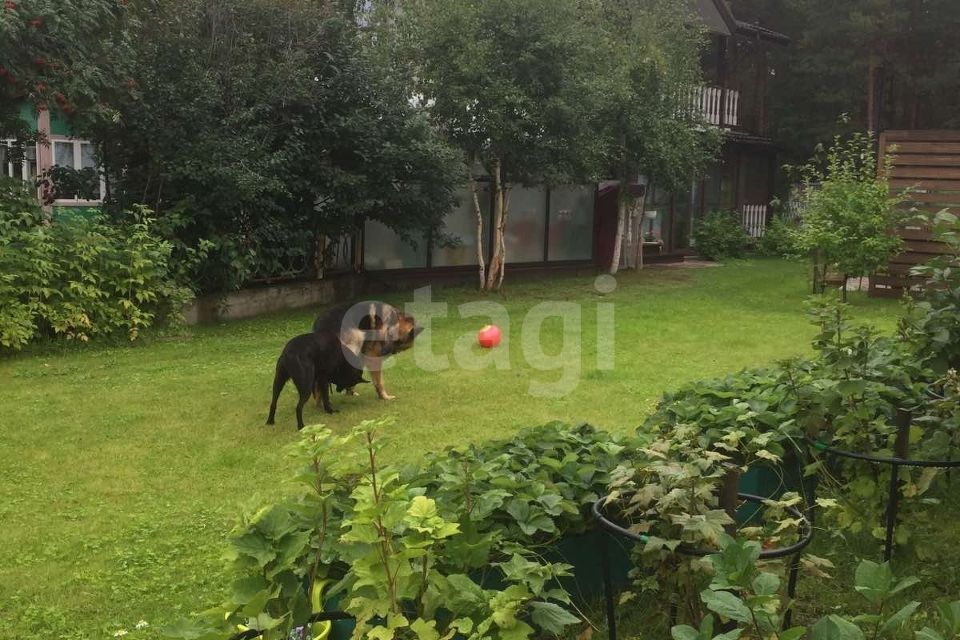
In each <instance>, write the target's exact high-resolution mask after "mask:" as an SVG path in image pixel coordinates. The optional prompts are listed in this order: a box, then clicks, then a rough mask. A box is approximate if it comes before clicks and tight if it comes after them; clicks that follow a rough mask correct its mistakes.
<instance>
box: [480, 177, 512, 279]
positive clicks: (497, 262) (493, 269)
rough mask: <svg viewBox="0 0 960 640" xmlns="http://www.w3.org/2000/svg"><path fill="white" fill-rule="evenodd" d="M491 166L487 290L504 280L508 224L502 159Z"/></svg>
mask: <svg viewBox="0 0 960 640" xmlns="http://www.w3.org/2000/svg"><path fill="white" fill-rule="evenodd" d="M491 168H492V170H493V171H492V173H493V254H492V255H491V256H490V268H489V269H488V270H487V282H486V286H485V287H484V288H485V289H486V290H487V291H492V290H494V289H497V288H499V287H500V284H501V283H502V282H503V265H504V259H505V254H506V245H505V243H504V238H503V236H504V231H505V229H506V226H507V198H506V191H505V189H504V186H503V174H502V168H501V165H500V161H499V160H494V161H493V163H492V167H491Z"/></svg>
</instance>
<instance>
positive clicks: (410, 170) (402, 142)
mask: <svg viewBox="0 0 960 640" xmlns="http://www.w3.org/2000/svg"><path fill="white" fill-rule="evenodd" d="M144 22H145V24H147V23H149V27H148V28H145V29H144V30H143V31H142V32H140V34H139V38H138V47H137V57H136V61H135V65H136V69H135V74H134V80H135V82H136V91H135V93H134V96H133V97H132V99H129V100H127V101H125V102H123V103H121V104H119V105H118V110H119V118H118V119H117V121H116V122H112V123H108V125H107V126H104V127H101V128H100V129H98V130H96V131H94V134H95V137H96V138H97V139H98V140H100V141H102V143H103V146H104V150H105V153H104V159H105V161H106V164H107V166H108V169H109V170H110V173H111V174H112V176H113V180H112V185H111V201H112V203H113V205H114V206H116V207H118V208H124V207H128V206H129V205H130V204H132V203H144V204H147V205H149V206H150V207H152V208H154V209H155V210H156V211H157V212H158V216H159V217H160V219H161V220H162V221H166V222H167V223H168V225H167V226H168V227H170V228H171V229H172V230H173V233H174V235H175V237H176V239H177V240H178V241H179V242H180V243H181V245H183V246H185V247H192V246H197V245H199V244H200V243H210V244H212V248H211V254H210V258H209V259H208V260H206V261H205V262H204V263H203V264H202V265H201V271H200V272H199V273H197V274H195V275H196V278H197V279H198V282H199V284H200V286H201V287H202V288H203V289H204V290H208V291H210V290H214V291H215V290H222V289H224V288H230V287H234V286H238V285H240V284H242V283H244V282H245V281H248V280H249V279H250V278H251V277H253V276H255V275H260V276H271V275H274V274H278V273H280V272H282V271H284V270H286V269H289V266H290V265H302V264H303V263H305V262H306V263H309V262H310V260H311V258H314V257H316V256H317V252H319V251H322V248H323V245H322V238H323V237H331V236H338V235H339V234H342V233H348V232H351V231H356V230H359V229H360V228H362V226H363V224H364V222H365V221H366V220H371V219H373V220H379V221H381V222H383V223H384V224H385V225H387V226H389V227H390V228H392V229H394V230H395V231H397V232H398V233H399V234H400V235H401V236H403V237H407V238H411V239H413V238H420V239H422V238H423V236H424V233H426V232H427V231H428V230H430V229H433V228H435V227H437V226H438V225H439V224H440V222H441V221H442V219H443V217H444V216H445V215H446V214H447V213H448V212H449V211H450V210H451V209H452V207H453V204H454V197H453V192H454V189H455V188H456V187H457V186H458V184H461V183H462V179H461V176H460V169H461V166H460V163H459V154H458V153H457V152H456V150H454V149H453V148H452V147H449V146H447V145H446V144H445V143H444V142H443V141H442V139H441V137H440V136H439V135H438V134H437V133H436V132H434V131H433V130H432V129H431V127H430V126H429V123H428V121H427V119H426V117H425V115H424V114H423V113H422V111H421V110H420V109H418V108H416V107H414V106H413V105H411V104H410V101H409V93H408V92H407V86H406V84H405V83H403V82H400V81H397V80H396V79H395V76H394V74H393V73H392V69H391V68H390V67H389V66H388V65H387V64H386V63H385V62H384V61H382V60H379V59H376V58H374V57H372V56H371V55H370V54H369V52H368V50H367V49H366V48H365V47H364V46H363V39H362V38H361V36H360V34H359V26H358V24H357V21H356V19H355V15H354V14H353V11H352V8H351V7H350V3H347V2H339V1H337V0H325V1H322V2H316V1H314V0H284V1H282V2H281V1H278V0H182V1H181V2H178V3H176V4H173V3H162V4H159V5H158V6H156V7H155V8H154V9H152V10H151V14H150V15H149V20H147V19H145V20H144Z"/></svg>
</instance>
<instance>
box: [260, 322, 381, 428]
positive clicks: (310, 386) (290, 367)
mask: <svg viewBox="0 0 960 640" xmlns="http://www.w3.org/2000/svg"><path fill="white" fill-rule="evenodd" d="M290 379H292V380H293V383H294V384H295V385H296V386H297V391H298V392H299V393H300V399H299V401H298V402H297V429H298V430H299V429H303V405H305V404H306V403H307V400H309V399H310V396H311V394H314V393H317V394H318V395H319V396H320V399H321V400H322V402H323V409H324V411H326V412H327V413H333V412H334V410H333V406H331V404H330V385H331V384H333V385H335V386H336V387H337V390H341V389H349V388H351V387H353V385H355V384H357V383H359V382H365V380H363V371H362V370H358V369H357V368H355V367H354V366H352V365H351V363H350V362H348V361H347V359H346V358H345V357H344V351H343V348H342V347H341V344H340V339H339V338H338V337H337V335H336V334H335V333H332V332H328V331H318V332H314V333H305V334H303V335H299V336H297V337H296V338H293V339H292V340H290V341H289V342H288V343H287V344H286V346H284V347H283V352H281V354H280V357H279V358H278V359H277V371H276V374H275V375H274V378H273V399H272V400H271V402H270V415H269V416H267V424H274V417H275V415H276V412H277V399H278V398H279V397H280V392H281V391H283V387H284V385H286V384H287V380H290Z"/></svg>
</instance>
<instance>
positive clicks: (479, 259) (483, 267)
mask: <svg viewBox="0 0 960 640" xmlns="http://www.w3.org/2000/svg"><path fill="white" fill-rule="evenodd" d="M478 189H479V186H478V185H477V181H476V180H474V179H473V176H472V175H471V176H470V190H471V191H472V192H473V210H474V212H475V213H476V214H477V264H478V265H479V266H480V290H481V291H482V290H483V287H484V284H486V281H487V278H486V270H487V265H486V261H485V260H484V259H483V209H482V208H481V207H480V194H479V193H478Z"/></svg>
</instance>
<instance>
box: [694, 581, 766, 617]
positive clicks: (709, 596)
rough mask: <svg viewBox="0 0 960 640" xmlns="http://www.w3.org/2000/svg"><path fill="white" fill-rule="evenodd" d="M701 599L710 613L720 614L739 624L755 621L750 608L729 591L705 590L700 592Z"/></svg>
mask: <svg viewBox="0 0 960 640" xmlns="http://www.w3.org/2000/svg"><path fill="white" fill-rule="evenodd" d="M700 599H701V600H703V603H704V604H705V605H707V608H709V609H710V611H713V612H714V613H717V614H720V615H721V616H723V617H724V618H729V619H731V620H736V621H737V622H751V621H752V620H753V616H752V614H751V613H750V608H749V607H748V606H747V605H746V603H745V602H744V601H743V600H741V599H740V598H738V597H737V596H735V595H734V594H732V593H730V592H729V591H714V590H712V589H704V590H703V591H701V592H700Z"/></svg>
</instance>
